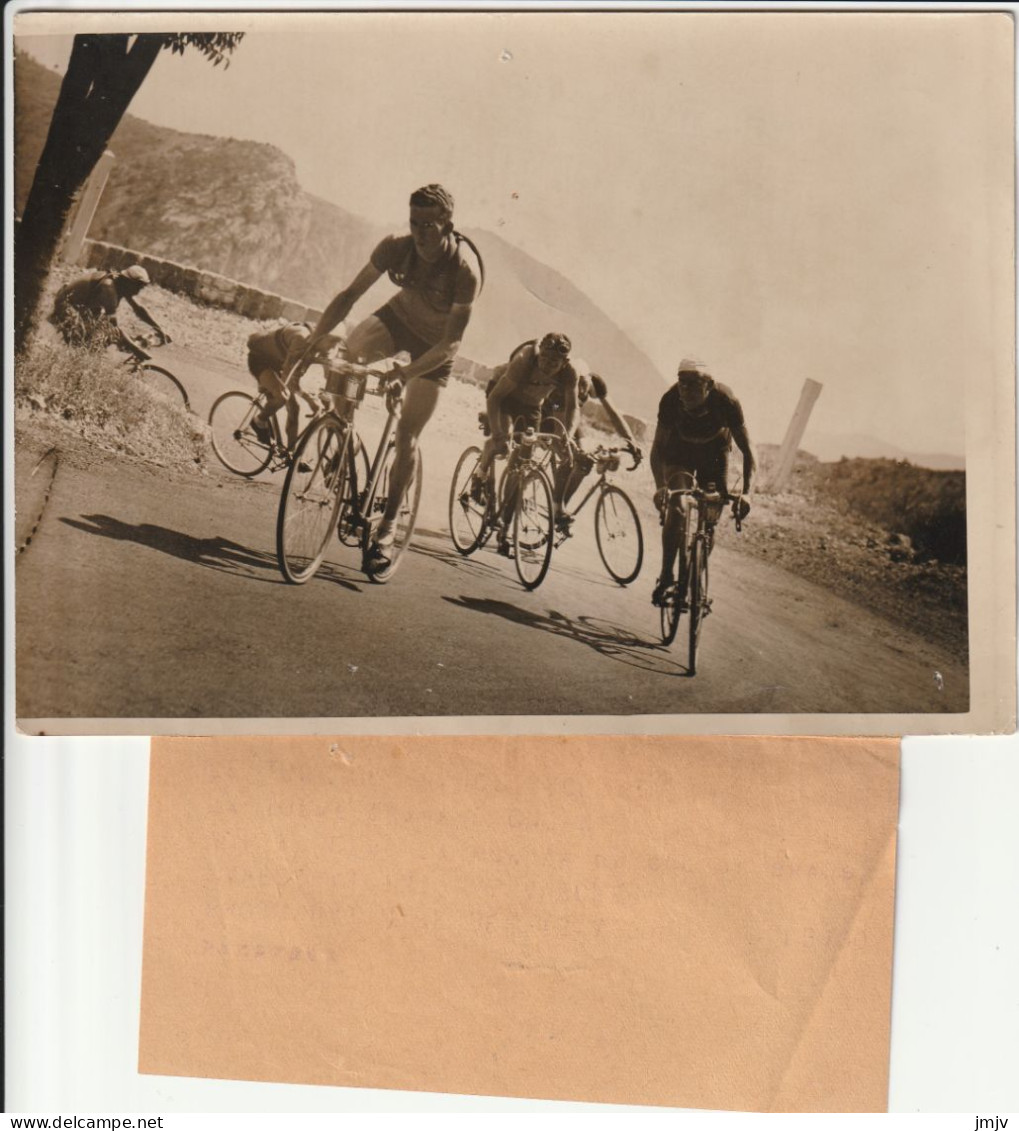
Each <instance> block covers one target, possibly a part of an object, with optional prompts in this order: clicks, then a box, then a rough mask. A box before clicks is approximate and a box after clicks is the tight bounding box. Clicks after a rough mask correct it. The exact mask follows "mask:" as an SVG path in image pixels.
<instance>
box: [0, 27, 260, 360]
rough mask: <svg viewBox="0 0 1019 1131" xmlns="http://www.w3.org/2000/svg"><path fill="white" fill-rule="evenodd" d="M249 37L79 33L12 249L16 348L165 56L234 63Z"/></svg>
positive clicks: (24, 340)
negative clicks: (103, 161) (90, 191)
mask: <svg viewBox="0 0 1019 1131" xmlns="http://www.w3.org/2000/svg"><path fill="white" fill-rule="evenodd" d="M243 35H244V33H243V32H209V33H198V32H174V33H166V34H143V35H76V36H75V37H74V44H73V47H72V48H71V57H70V59H69V60H68V64H67V73H66V74H65V75H64V81H63V82H62V83H61V86H60V93H59V95H58V96H57V103H56V106H55V107H54V109H53V117H52V119H51V121H50V128H49V133H48V134H47V136H46V143H45V145H44V146H43V151H42V154H41V156H40V158H39V164H38V166H37V168H36V171H35V179H34V181H33V182H32V188H31V191H30V192H29V194H28V200H27V201H26V202H25V210H24V212H23V214H22V217H21V223H20V225H19V227H18V229H17V232H16V235H15V244H14V344H15V349H16V350H18V351H20V350H22V349H24V347H25V346H26V345H27V344H28V341H29V339H30V338H31V336H32V334H33V332H34V330H35V326H36V324H37V321H38V316H39V303H40V301H41V299H42V294H43V289H44V287H45V282H46V276H47V275H48V273H49V270H50V267H51V265H52V263H53V258H54V256H55V255H56V252H57V248H58V247H59V244H60V238H61V235H62V234H63V231H64V227H65V225H66V224H67V218H68V216H69V214H70V212H71V208H72V207H73V205H74V201H75V198H76V197H77V195H78V193H79V192H80V191H81V189H82V187H83V186H84V184H85V182H86V181H87V180H88V178H89V175H90V174H91V172H92V170H93V169H94V168H95V165H96V162H97V161H98V160H99V158H100V157H101V156H102V155H103V152H104V151H105V149H106V147H107V145H108V144H109V141H110V138H111V137H112V136H113V133H114V131H115V130H116V128H117V126H118V125H119V124H120V120H121V118H123V116H124V114H125V112H126V111H127V108H128V106H129V105H130V104H131V100H132V99H133V98H134V96H135V94H137V92H138V89H139V87H140V86H141V85H142V83H143V82H144V81H145V78H146V76H147V75H148V73H149V71H150V70H151V69H152V64H153V63H155V61H156V58H157V56H158V55H159V52H160V51H163V50H169V51H170V52H172V53H173V54H177V55H182V54H183V53H184V52H185V51H186V50H187V49H188V48H194V49H196V50H198V51H200V52H201V53H202V54H203V55H204V56H205V57H206V58H207V59H209V60H210V61H211V62H212V64H213V66H217V67H218V66H219V65H220V63H222V64H223V65H224V66H228V65H229V61H230V60H229V56H230V55H231V54H232V53H233V51H234V50H235V48H236V47H237V45H238V43H239V42H240V41H241V39H242V38H243Z"/></svg>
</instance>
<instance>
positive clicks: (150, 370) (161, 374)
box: [138, 361, 191, 411]
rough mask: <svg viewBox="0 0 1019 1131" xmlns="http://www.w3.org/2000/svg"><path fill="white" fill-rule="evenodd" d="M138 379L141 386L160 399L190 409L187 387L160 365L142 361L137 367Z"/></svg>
mask: <svg viewBox="0 0 1019 1131" xmlns="http://www.w3.org/2000/svg"><path fill="white" fill-rule="evenodd" d="M138 380H139V381H140V382H141V384H142V387H143V388H145V389H148V391H149V392H150V393H152V394H154V395H155V396H157V397H159V398H160V399H161V400H164V401H168V402H169V403H170V404H173V405H177V406H178V407H180V405H183V406H184V407H185V408H186V409H188V410H189V411H190V409H191V402H190V401H189V400H188V393H187V389H185V388H184V386H183V385H182V384H181V383H180V381H179V380H178V379H177V378H176V377H175V376H174V375H173V374H172V373H171V372H170V370H169V369H164V368H163V367H162V366H161V365H154V364H153V363H152V362H151V361H143V362H142V363H141V365H139V367H138Z"/></svg>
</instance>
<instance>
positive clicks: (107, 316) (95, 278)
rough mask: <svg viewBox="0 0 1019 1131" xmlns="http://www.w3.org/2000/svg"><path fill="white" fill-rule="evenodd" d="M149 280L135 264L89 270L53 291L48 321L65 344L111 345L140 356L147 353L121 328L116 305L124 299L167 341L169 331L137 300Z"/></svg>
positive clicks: (162, 343)
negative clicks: (51, 309)
mask: <svg viewBox="0 0 1019 1131" xmlns="http://www.w3.org/2000/svg"><path fill="white" fill-rule="evenodd" d="M150 282H151V280H150V279H149V273H148V271H146V270H145V268H144V267H142V266H140V265H139V264H135V265H133V266H131V267H127V268H125V270H123V271H91V272H89V273H88V274H87V275H82V276H81V277H80V278H78V279H75V280H74V281H73V282H71V283H68V284H66V286H63V287H61V288H60V290H59V291H57V296H56V299H55V300H54V303H53V313H52V314H51V315H50V321H51V322H52V323H53V324H54V325H55V326H56V327H57V329H58V330H59V331H60V333H61V334H62V335H63V338H64V340H65V341H66V342H67V343H68V344H69V345H75V346H89V345H95V346H108V345H113V346H116V347H117V348H118V349H121V350H123V351H124V352H125V353H130V354H132V355H133V356H134V357H137V358H140V359H142V360H144V359H145V358H147V357H148V356H149V355H148V354H147V353H146V352H145V350H144V349H142V347H141V346H140V345H139V344H138V343H137V342H136V341H135V340H134V338H132V337H130V336H129V335H128V334H127V333H125V332H124V330H123V329H122V328H121V326H120V325H119V323H118V322H117V309H118V307H119V306H120V304H121V302H126V303H127V305H128V306H129V307H131V309H132V310H133V311H134V313H135V314H136V315H137V316H138V317H139V318H140V319H141V320H142V321H143V322H147V323H148V324H149V325H150V326H151V327H152V329H153V330H155V331H156V333H157V334H158V335H159V339H160V344H161V345H165V344H166V343H167V342H169V341H170V335H169V334H168V333H167V332H166V331H165V330H164V329H163V328H162V326H160V325H159V323H158V322H157V321H156V320H155V318H153V316H152V315H151V314H150V313H149V311H148V310H146V308H145V307H144V306H142V304H141V302H139V301H138V295H139V294H140V293H141V292H142V290H143V289H144V288H145V287H147V286H148V285H149V283H150Z"/></svg>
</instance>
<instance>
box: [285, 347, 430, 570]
mask: <svg viewBox="0 0 1019 1131" xmlns="http://www.w3.org/2000/svg"><path fill="white" fill-rule="evenodd" d="M324 368H325V371H326V379H327V390H328V391H326V392H323V393H320V394H319V397H320V399H321V401H322V406H323V410H322V412H320V414H319V415H318V416H316V417H315V419H314V420H312V422H311V423H310V424H309V425H308V427H307V428H306V429H305V430H304V433H303V435H302V436H301V439H300V440H299V442H298V444H297V448H296V450H295V451H294V455H293V459H292V461H291V463H290V466H289V468H288V469H287V475H286V479H285V480H284V482H283V492H282V495H281V496H280V503H279V511H278V513H277V519H276V555H277V558H278V561H279V566H280V570H281V572H282V573H283V576H284V577H285V578H286V580H287V581H288V582H290V583H291V584H293V585H303V584H304V583H305V582H306V581H309V580H310V579H311V578H312V577H314V576H315V573H316V572H317V571H318V568H319V566H320V565H321V564H322V561H323V559H324V558H325V554H326V549H327V547H328V546H329V542H330V540H331V539H332V537H333V534H334V533H336V534H338V536H339V540H340V542H341V543H343V544H344V545H346V546H351V547H356V548H358V549H360V551H361V568H362V570H364V572H365V573H366V574H367V575H368V577H369V578H370V579H371V580H372V581H375V582H378V583H379V584H383V583H385V582H387V581H388V580H389V579H390V578H391V577H392V576H393V574H394V573H395V571H396V568H397V566H398V565H399V563H400V561H401V559H402V557H403V554H404V552H405V551H406V549H407V546H408V545H409V543H410V539H411V536H412V535H413V533H414V524H415V522H416V521H417V512H418V506H419V504H420V502H421V477H422V473H421V451H420V449H419V448H416V449H415V457H414V458H415V466H414V470H413V474H412V477H411V481H410V483H409V484H408V486H407V490H406V491H405V492H404V497H403V500H402V502H401V506H400V511H399V513H398V515H397V521H396V526H395V534H396V538H395V540H394V543H393V545H392V546H391V547H388V548H387V557H388V559H389V560H388V564H387V565H386V566H385V568H383V569H370V568H368V552H369V549H370V547H371V545H372V542H373V540H374V537H375V532H376V531H377V529H378V526H379V523H380V522H381V521H382V515H383V513H384V511H385V509H386V503H387V500H388V496H389V482H390V478H391V474H392V466H393V461H394V459H395V458H396V439H395V431H396V423H397V421H398V420H399V417H400V408H401V403H402V398H403V386H402V384H401V383H400V382H399V381H391V380H390V379H389V376H388V374H387V373H386V372H385V371H382V370H375V369H365V368H363V367H362V366H356V365H350V364H349V363H347V362H345V361H343V360H337V359H330V360H329V361H327V363H326V364H325V366H324ZM366 395H372V396H381V397H384V398H385V405H386V410H387V416H386V422H385V426H384V427H383V430H382V436H381V438H380V439H379V443H378V447H377V448H376V451H375V455H374V458H373V459H372V460H371V462H370V463H369V460H368V454H367V451H366V449H365V446H364V444H363V443H362V441H361V437H360V436H359V434H358V432H357V429H356V427H355V425H354V416H355V414H356V411H357V409H358V407H359V406H360V405H361V404H362V402H363V401H364V398H365V396H366Z"/></svg>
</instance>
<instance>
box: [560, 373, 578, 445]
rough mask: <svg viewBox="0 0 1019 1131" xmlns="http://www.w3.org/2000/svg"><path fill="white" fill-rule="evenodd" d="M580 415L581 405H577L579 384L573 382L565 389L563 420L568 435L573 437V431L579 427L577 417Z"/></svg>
mask: <svg viewBox="0 0 1019 1131" xmlns="http://www.w3.org/2000/svg"><path fill="white" fill-rule="evenodd" d="M579 415H580V405H578V404H577V383H576V381H571V382H570V383H569V384H568V385H567V386H566V387H565V388H564V389H563V410H562V420H563V426H564V427H565V428H566V435H567V436H572V435H573V430H574V429H575V428H576V427H577V417H578V416H579Z"/></svg>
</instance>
